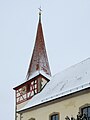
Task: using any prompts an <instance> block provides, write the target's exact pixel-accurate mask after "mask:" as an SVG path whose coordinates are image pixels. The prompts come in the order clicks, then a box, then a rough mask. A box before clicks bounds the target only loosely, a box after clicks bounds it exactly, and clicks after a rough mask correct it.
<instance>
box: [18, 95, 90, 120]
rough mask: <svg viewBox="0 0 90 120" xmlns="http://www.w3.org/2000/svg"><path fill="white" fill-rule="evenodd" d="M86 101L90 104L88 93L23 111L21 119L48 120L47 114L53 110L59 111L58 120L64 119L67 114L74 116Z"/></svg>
mask: <svg viewBox="0 0 90 120" xmlns="http://www.w3.org/2000/svg"><path fill="white" fill-rule="evenodd" d="M87 103H88V104H90V93H87V94H83V95H79V96H76V97H73V98H69V99H66V100H63V101H61V102H57V103H54V104H51V105H48V106H44V107H41V108H39V109H36V110H32V111H28V112H25V113H23V114H22V117H23V118H22V119H21V120H29V119H30V118H35V120H49V115H50V114H51V113H53V112H59V113H60V120H65V117H66V116H67V115H68V116H69V117H71V116H72V115H73V117H76V115H77V113H78V111H79V107H81V106H83V105H84V104H87ZM18 120H19V119H18Z"/></svg>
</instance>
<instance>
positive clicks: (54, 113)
mask: <svg viewBox="0 0 90 120" xmlns="http://www.w3.org/2000/svg"><path fill="white" fill-rule="evenodd" d="M54 115H58V120H60V113H59V112H53V113H51V114H50V115H49V120H51V117H52V116H54Z"/></svg>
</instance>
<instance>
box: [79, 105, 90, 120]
mask: <svg viewBox="0 0 90 120" xmlns="http://www.w3.org/2000/svg"><path fill="white" fill-rule="evenodd" d="M85 108H86V109H88V108H90V104H85V105H83V106H81V107H80V108H79V111H80V114H81V115H83V109H85ZM88 118H89V119H90V116H89V117H88Z"/></svg>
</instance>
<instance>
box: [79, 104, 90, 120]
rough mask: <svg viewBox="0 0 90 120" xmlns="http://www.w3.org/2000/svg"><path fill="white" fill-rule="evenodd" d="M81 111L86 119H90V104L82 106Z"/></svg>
mask: <svg viewBox="0 0 90 120" xmlns="http://www.w3.org/2000/svg"><path fill="white" fill-rule="evenodd" d="M80 113H81V115H82V117H84V118H85V119H86V120H90V105H88V104H86V105H84V106H82V107H81V108H80Z"/></svg>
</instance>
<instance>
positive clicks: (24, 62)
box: [0, 0, 90, 120]
mask: <svg viewBox="0 0 90 120" xmlns="http://www.w3.org/2000/svg"><path fill="white" fill-rule="evenodd" d="M40 6H42V9H43V12H42V24H43V31H44V37H45V43H46V48H47V52H48V57H49V62H50V67H51V71H52V74H53V75H54V74H56V73H57V72H60V71H62V70H64V69H66V68H67V67H69V66H71V65H74V64H76V63H78V62H80V61H82V60H84V59H86V58H88V57H90V0H0V81H1V84H0V108H1V110H0V118H1V119H2V120H14V114H15V113H14V109H15V101H14V97H15V96H14V91H13V87H15V86H16V85H17V84H19V83H21V82H22V81H24V79H25V76H26V73H27V70H28V65H29V61H30V58H31V54H32V50H33V46H34V42H35V35H36V29H37V24H38V8H39V7H40Z"/></svg>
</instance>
